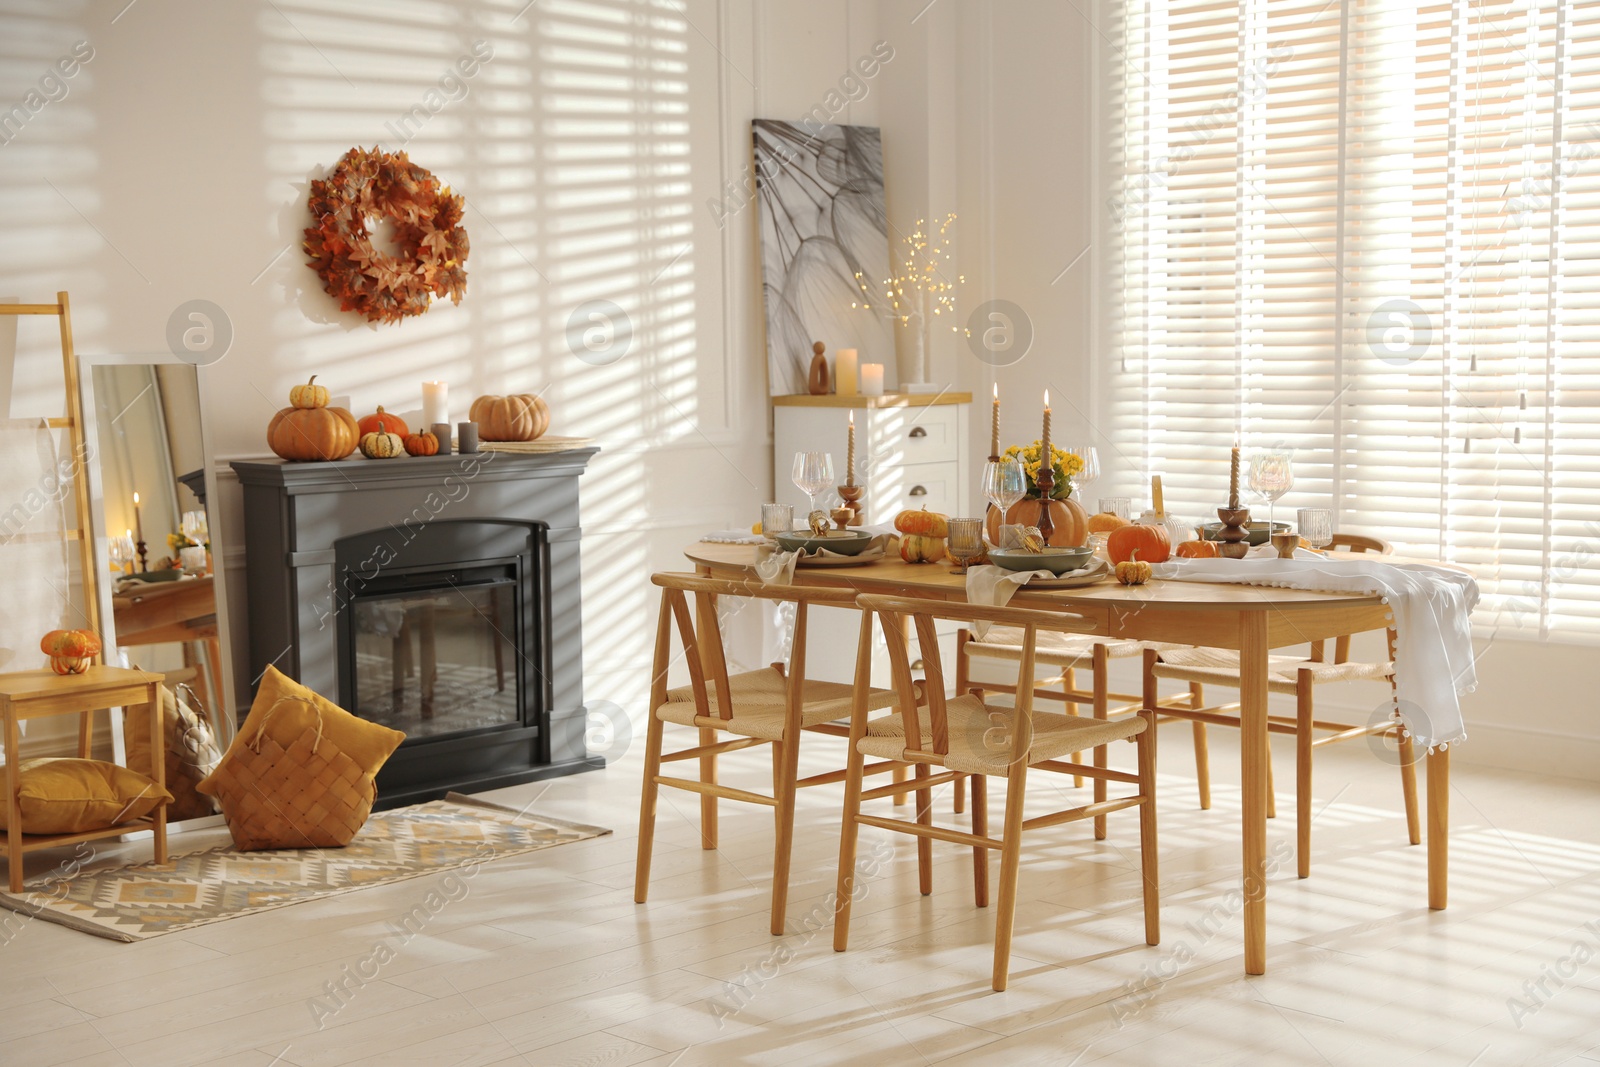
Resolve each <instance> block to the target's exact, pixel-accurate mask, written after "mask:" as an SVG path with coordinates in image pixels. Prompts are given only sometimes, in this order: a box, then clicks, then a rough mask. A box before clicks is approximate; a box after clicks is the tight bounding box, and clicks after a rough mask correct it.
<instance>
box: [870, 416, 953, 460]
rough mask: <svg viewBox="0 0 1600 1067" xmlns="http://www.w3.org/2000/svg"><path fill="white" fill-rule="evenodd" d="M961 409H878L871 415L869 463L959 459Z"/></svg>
mask: <svg viewBox="0 0 1600 1067" xmlns="http://www.w3.org/2000/svg"><path fill="white" fill-rule="evenodd" d="M960 414H961V409H960V408H959V407H956V406H955V405H950V404H946V405H943V406H940V407H920V408H919V407H904V408H878V409H876V410H874V411H873V412H872V420H871V422H872V435H871V441H872V444H871V453H870V457H871V461H872V464H873V466H874V467H875V468H881V467H887V466H904V465H906V464H911V463H950V462H953V461H955V460H956V459H958V458H959V454H958V448H959V445H958V442H957V436H958V430H959V422H960Z"/></svg>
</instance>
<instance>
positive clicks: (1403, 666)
mask: <svg viewBox="0 0 1600 1067" xmlns="http://www.w3.org/2000/svg"><path fill="white" fill-rule="evenodd" d="M1151 569H1152V571H1153V572H1154V576H1155V577H1157V578H1162V579H1166V580H1169V581H1186V582H1225V583H1231V584H1236V585H1264V586H1274V587H1277V588H1280V589H1310V590H1315V591H1317V592H1324V593H1362V594H1367V595H1377V596H1380V597H1382V598H1383V602H1384V603H1385V604H1387V605H1388V607H1389V611H1390V613H1391V619H1392V625H1393V627H1394V631H1395V656H1394V684H1395V698H1396V700H1397V701H1398V702H1399V705H1400V712H1401V714H1402V715H1403V717H1404V718H1405V721H1406V727H1407V729H1408V730H1409V731H1410V732H1411V734H1412V735H1413V736H1414V737H1415V738H1416V740H1417V742H1418V743H1420V744H1422V745H1425V746H1427V747H1428V748H1433V747H1434V746H1436V745H1449V744H1452V743H1454V742H1457V741H1465V740H1466V738H1467V730H1466V724H1465V723H1464V722H1463V721H1462V718H1461V702H1460V700H1459V694H1461V693H1469V692H1471V691H1472V690H1473V688H1475V687H1476V686H1477V684H1478V675H1477V671H1476V669H1475V667H1474V665H1473V654H1472V629H1471V626H1470V624H1469V622H1468V616H1469V615H1470V614H1471V613H1472V609H1473V608H1475V607H1477V605H1478V583H1477V582H1476V581H1474V580H1473V578H1472V577H1471V576H1470V575H1468V574H1463V573H1462V572H1460V571H1455V570H1450V569H1447V568H1443V567H1430V566H1427V565H1425V564H1414V563H1383V562H1380V561H1378V560H1365V559H1359V560H1358V559H1349V560H1323V561H1313V560H1304V559H1292V560H1287V559H1244V560H1232V559H1191V560H1183V561H1181V562H1174V563H1158V564H1156V565H1155V566H1154V567H1153V568H1151Z"/></svg>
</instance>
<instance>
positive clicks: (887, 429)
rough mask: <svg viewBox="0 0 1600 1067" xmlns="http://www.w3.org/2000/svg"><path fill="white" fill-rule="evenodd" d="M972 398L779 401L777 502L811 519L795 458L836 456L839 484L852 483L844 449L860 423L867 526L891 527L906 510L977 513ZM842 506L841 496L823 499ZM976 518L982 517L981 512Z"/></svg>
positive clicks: (859, 479)
mask: <svg viewBox="0 0 1600 1067" xmlns="http://www.w3.org/2000/svg"><path fill="white" fill-rule="evenodd" d="M971 402H972V394H971V393H956V392H944V393H929V394H921V393H890V394H887V395H884V396H838V395H834V394H829V395H826V396H775V397H773V398H772V405H773V430H772V456H773V461H772V462H773V472H772V482H773V486H774V488H775V490H776V494H777V495H776V496H775V498H774V499H776V500H777V501H778V502H780V503H786V504H793V505H794V508H795V520H796V521H797V522H799V521H800V520H801V518H802V516H804V515H805V514H806V511H807V507H808V502H807V500H806V495H805V494H804V493H802V492H801V491H800V490H798V489H796V488H795V485H794V480H793V478H792V477H791V475H792V474H793V464H794V454H795V453H796V452H805V451H824V452H829V453H831V454H832V455H833V469H834V474H835V478H834V481H835V483H836V484H843V483H844V480H845V469H844V468H845V447H846V440H847V433H848V423H849V418H850V415H851V413H852V412H854V414H855V420H856V483H857V484H858V485H864V486H866V495H865V497H864V498H863V503H864V504H865V505H866V521H867V522H868V523H887V522H892V521H893V520H894V517H895V515H896V514H898V513H899V512H901V511H903V510H905V509H906V508H920V507H927V508H928V510H930V511H938V512H942V513H943V514H945V515H952V516H957V515H961V514H964V513H965V512H966V511H968V510H970V509H971V507H972V506H973V505H972V497H971V495H970V493H969V486H968V481H967V479H968V472H967V469H966V463H965V456H966V454H967V447H966V446H967V423H968V408H969V407H970V406H971ZM818 503H819V505H822V506H824V507H836V506H837V505H838V494H837V493H831V492H830V493H828V494H826V495H825V496H822V497H819V499H818ZM973 514H977V512H974V513H973Z"/></svg>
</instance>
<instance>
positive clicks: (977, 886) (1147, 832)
mask: <svg viewBox="0 0 1600 1067" xmlns="http://www.w3.org/2000/svg"><path fill="white" fill-rule="evenodd" d="M857 603H858V604H859V605H860V606H861V607H862V609H863V616H862V619H861V633H860V640H859V644H858V645H857V651H856V685H855V699H854V702H853V704H852V708H851V716H850V761H849V765H848V768H847V777H846V779H845V800H844V827H843V831H842V833H841V835H840V841H839V884H838V889H837V891H836V893H835V897H834V901H835V903H834V938H833V947H834V949H835V950H837V951H840V952H843V951H844V950H845V949H846V948H847V947H848V944H849V938H850V902H851V897H852V893H853V891H854V889H855V886H854V885H853V880H854V877H855V863H856V840H857V836H858V832H859V828H860V827H862V826H873V827H877V828H879V829H884V830H893V831H896V832H899V833H905V834H911V835H913V836H915V837H916V838H917V863H918V871H919V875H920V878H919V881H920V888H921V890H922V892H923V894H924V895H926V894H929V893H932V892H933V866H932V863H933V861H932V845H933V842H934V841H936V840H937V841H949V842H951V843H953V844H958V845H967V846H970V847H971V848H972V857H973V879H974V891H975V895H976V896H977V898H978V904H979V906H980V907H982V906H984V905H985V904H987V902H988V879H989V867H988V856H989V852H990V851H991V850H998V851H999V852H1000V900H999V906H998V911H997V914H996V915H995V938H994V970H993V974H992V983H991V984H992V986H993V988H994V989H995V990H996V991H1001V990H1004V989H1005V988H1006V984H1007V980H1008V976H1009V973H1010V959H1011V935H1012V928H1013V923H1014V920H1015V915H1016V903H1017V877H1018V871H1019V868H1020V865H1021V859H1022V835H1023V832H1024V831H1032V830H1038V829H1042V828H1044V827H1047V826H1055V825H1057V824H1060V823H1066V822H1073V821H1076V820H1079V819H1089V818H1098V817H1102V816H1104V815H1106V814H1107V813H1109V812H1113V811H1118V810H1120V809H1122V808H1129V807H1138V809H1139V836H1140V846H1141V855H1142V867H1143V879H1144V929H1145V941H1146V942H1147V943H1149V944H1152V945H1154V944H1157V943H1158V942H1159V941H1160V935H1161V930H1160V916H1159V899H1158V895H1157V888H1156V886H1157V864H1156V822H1155V761H1156V753H1155V730H1154V713H1153V712H1147V711H1145V710H1143V709H1141V710H1140V711H1139V713H1138V714H1137V715H1135V716H1134V717H1132V718H1124V719H1118V720H1107V719H1099V718H1092V717H1089V716H1071V715H1060V714H1054V713H1050V712H1035V711H1034V710H1033V702H1034V695H1035V686H1034V680H1035V679H1034V670H1035V665H1036V661H1037V641H1038V635H1039V633H1041V632H1050V633H1056V632H1069V633H1074V632H1075V633H1092V632H1093V630H1094V628H1095V627H1096V626H1097V625H1098V624H1097V623H1096V622H1094V621H1093V620H1091V619H1087V618H1084V617H1082V616H1078V615H1072V614H1068V613H1065V612H1053V611H1036V610H1028V609H1018V608H993V607H982V606H978V605H971V604H956V603H947V602H944V601H933V600H915V599H908V598H904V597H889V596H863V597H861V598H860V599H859V600H858V601H857ZM871 613H876V614H878V615H879V616H880V617H881V618H882V620H883V625H884V628H885V631H886V634H887V637H888V646H889V657H890V662H891V665H892V668H893V675H894V697H895V706H896V709H897V710H896V711H895V712H894V713H893V714H891V715H887V716H883V717H880V718H877V719H869V718H868V715H869V712H870V711H871V707H872V703H873V700H872V696H873V691H872V690H870V689H869V688H868V682H869V680H870V664H869V661H868V653H869V652H870V650H871V640H872V620H871ZM902 616H909V617H910V619H911V620H912V625H913V626H914V628H915V631H916V635H917V641H918V644H919V645H920V647H921V652H922V659H923V663H924V668H925V671H926V679H925V680H926V685H925V687H924V691H925V693H926V700H927V702H926V704H925V705H923V706H922V707H920V708H919V707H918V705H917V702H916V701H917V691H916V687H915V684H914V683H913V681H912V678H911V667H910V663H909V662H908V657H907V653H906V647H905V645H906V643H905V641H904V640H903V638H902V631H901V626H902V619H901V617H902ZM935 619H951V620H956V621H960V622H967V623H971V622H975V621H979V620H982V621H987V622H994V623H999V624H1001V625H1005V626H1014V627H1017V628H1019V629H1020V630H1021V631H1022V643H1021V647H1022V655H1021V659H1020V661H1019V665H1018V671H1017V682H1016V685H1015V686H1014V687H1013V689H1014V692H1015V693H1016V700H1015V707H1001V706H998V705H994V704H989V703H987V702H985V700H984V698H983V691H982V690H980V689H974V690H972V691H971V692H969V693H961V694H958V695H956V696H954V697H946V696H945V686H944V671H943V668H942V666H941V664H940V662H939V645H938V636H937V634H936V633H935V631H934V620H935ZM1151 703H1154V701H1153V700H1152V701H1151ZM1121 740H1131V741H1133V742H1134V743H1135V744H1136V745H1138V766H1139V771H1138V773H1137V774H1128V773H1125V772H1122V771H1113V770H1108V769H1107V768H1105V767H1089V766H1083V765H1082V764H1079V763H1075V762H1066V761H1064V760H1063V759H1062V757H1064V756H1066V755H1068V754H1069V753H1073V752H1079V751H1085V750H1088V749H1093V748H1099V747H1101V746H1104V745H1108V744H1110V743H1111V742H1113V741H1121ZM869 756H871V757H874V758H876V759H879V760H881V761H883V762H880V763H878V764H875V765H873V766H872V767H871V768H869V767H868V766H867V763H866V759H867V757H869ZM906 765H909V766H911V767H912V768H913V769H914V771H915V778H914V779H913V780H912V781H910V782H906V783H895V782H891V783H890V784H888V785H885V786H880V787H878V788H876V789H870V790H866V791H863V790H862V779H863V777H864V776H865V775H866V774H867V773H869V771H876V770H883V769H888V768H893V767H896V766H906ZM932 770H938V773H931V771H932ZM1030 771H1051V772H1055V773H1059V774H1070V775H1082V776H1085V777H1090V778H1094V779H1096V780H1097V781H1110V782H1119V783H1123V784H1126V785H1131V786H1136V787H1137V789H1136V791H1134V792H1131V793H1128V794H1127V795H1124V796H1120V797H1117V798H1114V799H1108V800H1096V801H1095V802H1094V803H1092V804H1085V805H1083V806H1081V807H1075V808H1068V809H1066V810H1062V811H1056V812H1052V813H1050V814H1046V815H1038V816H1035V817H1034V818H1031V819H1029V818H1025V817H1024V813H1023V803H1024V800H1025V798H1026V794H1027V782H1028V774H1029V772H1030ZM960 775H970V776H971V782H972V788H973V798H972V800H973V803H972V832H971V833H967V832H965V831H962V830H959V829H953V828H948V827H942V826H935V825H934V823H933V794H932V790H933V788H934V787H935V786H939V785H943V784H945V783H946V782H953V781H955V780H956V778H957V777H958V776H960ZM991 775H992V776H999V777H1003V778H1005V780H1006V809H1005V819H1004V822H1003V824H1002V825H1003V829H1002V831H1001V835H1000V837H999V838H998V839H996V838H994V837H991V836H989V833H988V808H987V803H986V793H987V781H988V778H989V776H991ZM903 792H915V793H916V795H917V803H916V812H917V815H916V821H915V822H910V821H907V820H904V819H894V818H879V817H877V816H872V815H863V814H862V813H861V805H862V802H863V801H869V800H879V799H885V798H889V797H893V796H896V795H898V794H900V793H903Z"/></svg>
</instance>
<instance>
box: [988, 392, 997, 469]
mask: <svg viewBox="0 0 1600 1067" xmlns="http://www.w3.org/2000/svg"><path fill="white" fill-rule="evenodd" d="M989 458H990V459H999V458H1000V383H999V382H995V383H994V417H993V418H992V419H991V420H990V424H989Z"/></svg>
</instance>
